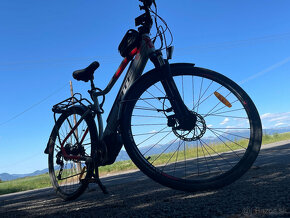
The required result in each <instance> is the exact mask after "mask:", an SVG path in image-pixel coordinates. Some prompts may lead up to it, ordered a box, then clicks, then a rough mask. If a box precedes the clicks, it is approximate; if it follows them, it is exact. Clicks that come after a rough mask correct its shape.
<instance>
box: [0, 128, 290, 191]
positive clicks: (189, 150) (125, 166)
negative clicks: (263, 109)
mask: <svg viewBox="0 0 290 218" xmlns="http://www.w3.org/2000/svg"><path fill="white" fill-rule="evenodd" d="M288 139H290V132H288V133H281V134H277V133H274V134H273V135H267V134H265V135H264V136H263V140H262V144H263V145H264V144H269V143H273V142H278V141H283V140H288ZM247 141H248V140H239V141H233V142H230V143H227V145H225V144H223V143H220V144H204V146H203V147H200V146H199V147H186V144H185V145H184V144H182V145H181V147H180V149H183V146H185V148H186V157H187V158H195V157H196V156H197V154H199V156H200V155H212V154H215V153H217V152H218V153H220V152H226V151H230V150H237V149H243V148H242V147H246V144H247ZM181 160H184V156H183V155H179V156H178V152H175V153H174V152H170V153H166V154H162V155H160V156H158V155H152V156H151V157H150V162H152V161H154V164H156V165H162V164H166V163H173V162H175V161H181ZM134 169H137V167H136V166H135V165H134V163H133V162H132V161H131V160H126V161H119V162H116V163H114V164H112V165H109V166H104V167H100V168H99V171H100V176H104V175H108V174H115V173H118V172H122V171H127V170H134ZM50 186H51V183H50V178H49V175H48V173H46V174H42V175H38V176H33V177H25V178H20V179H15V180H11V181H5V182H0V195H3V194H8V193H13V192H19V191H26V190H32V189H39V188H45V187H50Z"/></svg>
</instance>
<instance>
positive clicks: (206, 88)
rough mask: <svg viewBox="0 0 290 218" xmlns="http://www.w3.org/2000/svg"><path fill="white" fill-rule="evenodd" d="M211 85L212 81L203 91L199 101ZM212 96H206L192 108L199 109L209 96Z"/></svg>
mask: <svg viewBox="0 0 290 218" xmlns="http://www.w3.org/2000/svg"><path fill="white" fill-rule="evenodd" d="M212 84H213V81H211V83H210V84H209V85H208V87H207V88H206V89H205V91H204V92H203V94H202V95H201V97H200V99H202V98H203V96H204V95H205V93H206V92H207V90H208V89H209V88H210V86H211V85H212ZM212 95H213V93H212V94H210V95H209V96H207V97H206V98H205V99H204V100H202V101H201V102H199V103H198V105H194V107H193V108H196V107H199V106H200V105H201V104H202V103H203V102H204V101H205V100H207V99H208V98H209V97H210V96H212Z"/></svg>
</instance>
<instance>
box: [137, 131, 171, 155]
mask: <svg viewBox="0 0 290 218" xmlns="http://www.w3.org/2000/svg"><path fill="white" fill-rule="evenodd" d="M170 133H171V132H169V133H168V134H167V135H165V136H164V137H163V138H162V139H160V140H159V141H158V142H157V143H156V144H154V145H153V146H152V147H151V148H150V149H149V150H147V151H146V152H145V153H144V154H143V156H145V155H146V154H147V153H148V152H149V151H151V150H152V148H154V147H155V146H156V145H158V144H159V142H161V141H162V140H163V139H165V138H166V137H167V136H168V135H169V134H170ZM142 143H143V142H142ZM139 145H140V144H139ZM137 146H138V145H137Z"/></svg>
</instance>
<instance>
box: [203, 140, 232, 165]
mask: <svg viewBox="0 0 290 218" xmlns="http://www.w3.org/2000/svg"><path fill="white" fill-rule="evenodd" d="M201 141H202V140H201ZM204 144H205V145H207V146H208V147H209V148H210V149H211V150H212V151H213V152H214V153H216V154H217V155H218V156H219V157H220V158H221V159H223V160H225V161H226V162H227V163H229V164H230V165H231V167H233V165H232V164H231V163H230V162H228V161H227V160H226V159H224V158H223V157H222V156H221V155H220V154H219V153H217V152H216V151H215V150H214V149H213V148H212V147H210V146H209V145H208V144H207V143H206V142H204Z"/></svg>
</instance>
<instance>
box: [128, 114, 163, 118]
mask: <svg viewBox="0 0 290 218" xmlns="http://www.w3.org/2000/svg"><path fill="white" fill-rule="evenodd" d="M132 117H152V118H163V119H167V118H166V117H164V116H163V117H162V116H148V115H137V114H136V115H132Z"/></svg>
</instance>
